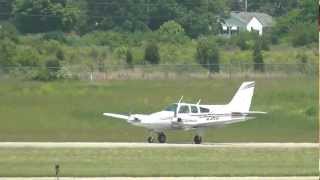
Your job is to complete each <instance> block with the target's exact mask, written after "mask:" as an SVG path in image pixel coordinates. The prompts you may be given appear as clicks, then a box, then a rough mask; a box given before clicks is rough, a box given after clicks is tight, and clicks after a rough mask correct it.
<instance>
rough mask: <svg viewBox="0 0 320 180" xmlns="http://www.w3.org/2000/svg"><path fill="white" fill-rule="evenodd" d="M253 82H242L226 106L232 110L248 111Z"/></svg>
mask: <svg viewBox="0 0 320 180" xmlns="http://www.w3.org/2000/svg"><path fill="white" fill-rule="evenodd" d="M254 86H255V82H254V81H250V82H243V83H242V84H241V86H240V88H239V89H238V91H237V93H236V94H235V95H234V96H233V98H232V100H231V101H230V103H229V104H228V105H227V106H228V108H229V109H230V110H231V111H233V112H248V111H249V110H250V105H251V100H252V96H253V91H254Z"/></svg>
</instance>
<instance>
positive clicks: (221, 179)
mask: <svg viewBox="0 0 320 180" xmlns="http://www.w3.org/2000/svg"><path fill="white" fill-rule="evenodd" d="M138 179H139V180H140V179H141V180H163V179H165V180H319V177H315V176H304V177H293V176H290V177H136V178H134V177H108V178H103V177H101V178H100V177H97V178H87V177H84V178H73V177H61V178H59V180H138ZM0 180H57V178H53V177H43V178H36V177H30V178H0Z"/></svg>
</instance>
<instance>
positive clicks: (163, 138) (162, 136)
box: [158, 133, 167, 143]
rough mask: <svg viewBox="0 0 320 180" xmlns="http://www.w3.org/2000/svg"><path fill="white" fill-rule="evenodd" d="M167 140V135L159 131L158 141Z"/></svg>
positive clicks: (163, 141)
mask: <svg viewBox="0 0 320 180" xmlns="http://www.w3.org/2000/svg"><path fill="white" fill-rule="evenodd" d="M166 140H167V137H166V135H165V134H164V133H159V135H158V141H159V143H165V142H166Z"/></svg>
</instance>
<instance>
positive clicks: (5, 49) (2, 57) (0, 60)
mask: <svg viewBox="0 0 320 180" xmlns="http://www.w3.org/2000/svg"><path fill="white" fill-rule="evenodd" d="M15 55H16V44H15V43H14V42H12V41H11V40H9V39H7V38H5V39H2V40H1V41H0V65H1V66H12V65H16V63H15V62H14V61H13V57H14V56H15Z"/></svg>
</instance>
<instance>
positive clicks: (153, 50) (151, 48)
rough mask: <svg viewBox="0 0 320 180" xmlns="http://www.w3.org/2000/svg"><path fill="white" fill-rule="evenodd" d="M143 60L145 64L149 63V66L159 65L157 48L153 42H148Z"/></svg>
mask: <svg viewBox="0 0 320 180" xmlns="http://www.w3.org/2000/svg"><path fill="white" fill-rule="evenodd" d="M144 60H145V61H146V62H149V63H150V64H159V62H160V54H159V47H158V45H157V44H156V43H155V42H153V41H151V42H148V44H147V46H146V49H145V54H144Z"/></svg>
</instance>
